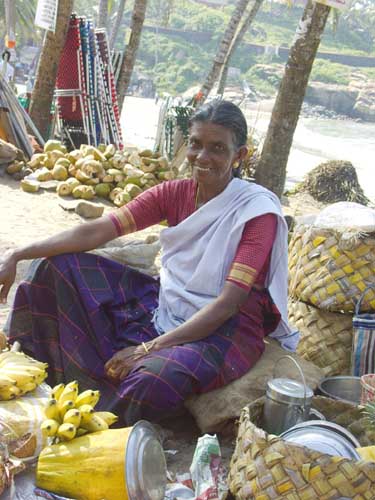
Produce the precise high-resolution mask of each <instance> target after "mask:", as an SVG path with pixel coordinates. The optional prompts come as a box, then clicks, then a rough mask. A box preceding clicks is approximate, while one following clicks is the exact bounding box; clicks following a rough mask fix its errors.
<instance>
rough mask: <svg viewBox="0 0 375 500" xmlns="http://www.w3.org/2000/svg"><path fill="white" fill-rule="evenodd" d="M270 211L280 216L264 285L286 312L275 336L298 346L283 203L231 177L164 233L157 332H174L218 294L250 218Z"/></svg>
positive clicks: (290, 345)
mask: <svg viewBox="0 0 375 500" xmlns="http://www.w3.org/2000/svg"><path fill="white" fill-rule="evenodd" d="M266 213H273V214H275V215H277V217H278V224H277V233H276V238H275V242H274V245H273V249H272V254H271V261H270V267H269V272H268V276H267V279H266V283H265V286H266V287H267V288H268V290H269V292H270V294H271V297H272V299H273V301H274V302H275V304H276V306H277V308H278V309H279V311H280V313H281V316H282V320H281V321H280V324H279V326H278V327H277V329H276V330H275V331H274V332H273V333H272V334H271V337H275V338H277V339H278V340H279V341H280V342H281V344H282V346H283V347H285V348H287V349H290V350H295V348H296V346H297V343H298V340H299V335H298V332H294V333H293V332H292V331H291V329H290V327H289V325H288V321H287V286H288V284H287V281H288V262H287V261H288V251H287V235H288V228H287V225H286V222H285V219H284V217H283V215H282V211H281V205H280V202H279V200H278V198H277V196H275V195H274V194H273V193H271V192H270V191H268V190H267V189H265V188H263V187H261V186H258V185H257V184H252V183H249V182H247V181H244V180H240V179H233V180H232V181H231V182H230V183H229V184H228V186H227V187H226V188H225V190H224V191H223V192H222V193H220V194H219V195H218V196H216V197H215V198H213V199H212V200H210V201H209V202H207V203H205V204H204V205H203V206H202V207H201V208H199V209H198V210H196V211H195V212H194V213H193V214H192V215H190V216H189V217H188V218H186V219H185V220H183V221H182V222H180V223H179V224H178V225H177V226H174V227H170V228H167V229H165V230H164V231H162V233H161V236H160V242H161V246H162V250H163V254H162V269H161V272H160V292H159V306H158V308H157V309H156V311H155V315H154V324H155V327H156V329H157V330H158V332H159V333H163V332H168V331H170V330H173V329H174V328H176V327H177V326H179V325H180V324H182V323H183V322H185V321H186V320H188V319H189V318H190V317H191V316H193V314H195V313H196V312H197V311H199V310H200V309H201V308H202V307H204V306H205V305H207V304H209V303H210V302H212V301H213V300H214V299H215V298H216V297H218V295H219V294H220V292H221V290H222V289H223V286H224V283H225V280H226V278H227V276H228V273H229V271H230V268H231V265H232V262H233V259H234V257H235V254H236V250H237V247H238V244H239V242H240V240H241V236H242V232H243V229H244V226H245V224H246V222H247V221H249V220H250V219H252V218H254V217H258V216H259V215H262V214H266Z"/></svg>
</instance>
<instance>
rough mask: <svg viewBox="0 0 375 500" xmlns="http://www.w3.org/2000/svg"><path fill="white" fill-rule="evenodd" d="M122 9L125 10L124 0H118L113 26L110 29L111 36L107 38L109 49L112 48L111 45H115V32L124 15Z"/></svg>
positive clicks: (116, 32)
mask: <svg viewBox="0 0 375 500" xmlns="http://www.w3.org/2000/svg"><path fill="white" fill-rule="evenodd" d="M124 11H125V0H120V2H119V5H118V8H117V14H116V20H115V24H114V26H113V30H112V31H111V36H110V39H109V46H110V48H111V49H113V47H114V46H115V43H116V38H117V34H118V31H119V29H120V26H121V22H122V18H123V16H124Z"/></svg>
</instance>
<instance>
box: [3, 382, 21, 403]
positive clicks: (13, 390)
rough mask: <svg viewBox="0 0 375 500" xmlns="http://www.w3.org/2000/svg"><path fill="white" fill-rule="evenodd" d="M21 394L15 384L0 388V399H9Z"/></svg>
mask: <svg viewBox="0 0 375 500" xmlns="http://www.w3.org/2000/svg"><path fill="white" fill-rule="evenodd" d="M20 395H21V391H20V390H19V388H18V387H16V386H15V385H12V386H9V387H5V388H4V389H0V401H9V400H11V399H14V398H16V397H17V396H20Z"/></svg>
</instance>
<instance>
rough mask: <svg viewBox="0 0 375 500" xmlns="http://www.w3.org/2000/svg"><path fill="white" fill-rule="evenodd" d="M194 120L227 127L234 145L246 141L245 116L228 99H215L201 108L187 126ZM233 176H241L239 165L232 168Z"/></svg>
mask: <svg viewBox="0 0 375 500" xmlns="http://www.w3.org/2000/svg"><path fill="white" fill-rule="evenodd" d="M195 122H211V123H214V124H215V125H221V126H222V127H225V128H226V129H229V130H230V131H231V132H232V135H233V141H234V143H235V145H236V146H237V147H238V148H240V147H241V146H246V143H247V123H246V118H245V116H244V114H243V113H242V111H241V110H240V108H239V107H238V106H236V105H235V104H233V103H232V102H230V101H223V100H222V99H215V100H214V101H211V102H209V103H207V104H204V105H203V106H202V107H201V108H198V109H197V111H196V112H195V113H194V114H193V115H192V116H191V117H190V120H189V127H191V126H192V125H193V123H195ZM233 175H234V176H235V177H241V167H240V168H236V169H234V170H233Z"/></svg>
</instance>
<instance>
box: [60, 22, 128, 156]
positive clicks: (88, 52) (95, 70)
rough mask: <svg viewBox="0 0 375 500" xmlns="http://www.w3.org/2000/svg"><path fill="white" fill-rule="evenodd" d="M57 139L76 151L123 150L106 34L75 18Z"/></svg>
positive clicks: (63, 71) (64, 62)
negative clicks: (93, 148)
mask: <svg viewBox="0 0 375 500" xmlns="http://www.w3.org/2000/svg"><path fill="white" fill-rule="evenodd" d="M55 98H56V111H57V112H56V120H55V130H54V133H55V135H56V136H60V137H62V138H63V139H64V140H66V141H67V142H68V143H69V144H70V145H71V146H72V147H74V148H77V147H79V145H80V144H82V143H85V144H91V145H94V146H97V145H98V144H100V143H104V144H114V145H115V146H116V147H117V148H118V149H122V147H123V143H122V136H121V128H120V113H119V108H118V104H117V95H116V89H115V85H114V76H113V71H112V65H111V58H110V56H109V49H108V40H107V35H106V32H105V30H103V29H95V28H94V26H93V24H92V22H91V21H89V20H87V19H86V18H84V17H78V16H76V15H74V14H73V15H72V16H71V18H70V24H69V29H68V33H67V37H66V42H65V46H64V49H63V52H62V55H61V58H60V63H59V68H58V72H57V78H56V90H55Z"/></svg>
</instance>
